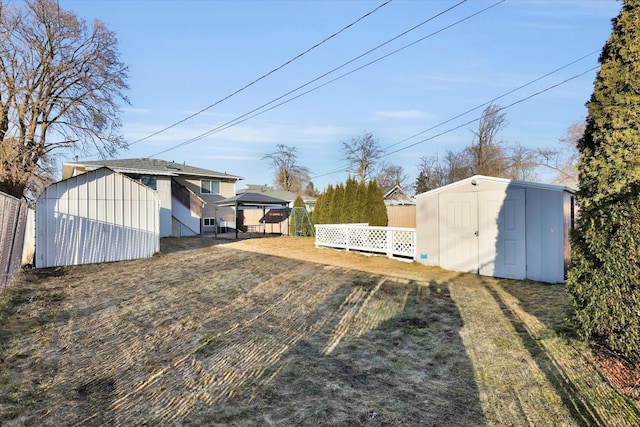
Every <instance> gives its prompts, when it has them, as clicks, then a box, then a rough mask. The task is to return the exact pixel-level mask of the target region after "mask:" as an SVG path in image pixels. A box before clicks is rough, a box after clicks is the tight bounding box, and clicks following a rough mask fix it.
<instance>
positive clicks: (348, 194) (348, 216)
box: [340, 177, 358, 224]
mask: <svg viewBox="0 0 640 427" xmlns="http://www.w3.org/2000/svg"><path fill="white" fill-rule="evenodd" d="M357 193H358V181H356V180H355V178H351V177H349V178H348V179H347V184H346V185H345V188H344V201H343V203H342V210H341V212H340V223H341V224H348V223H354V222H356V219H357V216H358V212H357V205H358V203H357V202H358V200H357V198H356V196H357Z"/></svg>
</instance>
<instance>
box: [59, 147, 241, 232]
mask: <svg viewBox="0 0 640 427" xmlns="http://www.w3.org/2000/svg"><path fill="white" fill-rule="evenodd" d="M101 167H108V168H110V169H112V170H114V171H116V172H119V173H122V174H123V175H126V176H128V177H130V178H132V179H134V180H136V181H138V182H140V183H142V184H144V185H146V186H147V187H149V188H151V189H153V190H155V191H156V193H157V195H158V198H159V200H160V237H167V236H193V235H199V234H204V233H207V232H210V233H213V231H214V230H215V227H216V225H217V224H218V223H220V222H222V223H224V224H227V223H232V222H233V221H234V218H235V212H234V211H233V208H222V209H218V210H217V211H216V207H215V205H214V203H215V202H217V201H219V200H222V199H225V198H228V197H233V196H235V195H236V183H237V182H238V181H239V180H241V179H242V178H241V177H239V176H236V175H230V174H227V173H226V172H224V173H223V172H216V171H212V170H208V169H202V168H198V167H194V166H189V165H186V164H180V163H175V162H168V161H165V160H158V159H146V158H142V159H122V160H98V161H87V162H73V163H64V164H63V165H62V178H63V179H66V178H70V177H73V176H77V175H80V174H83V173H86V172H89V171H93V170H96V169H99V168H101ZM216 215H217V218H216Z"/></svg>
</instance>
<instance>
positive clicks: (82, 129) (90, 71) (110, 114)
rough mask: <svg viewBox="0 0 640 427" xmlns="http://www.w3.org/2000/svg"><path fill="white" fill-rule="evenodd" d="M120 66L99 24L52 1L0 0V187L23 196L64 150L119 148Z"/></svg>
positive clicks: (113, 42) (112, 40) (123, 73)
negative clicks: (16, 2) (18, 2)
mask: <svg viewBox="0 0 640 427" xmlns="http://www.w3.org/2000/svg"><path fill="white" fill-rule="evenodd" d="M127 72H128V69H127V67H126V66H125V65H124V64H123V63H122V62H120V60H119V52H118V41H117V39H116V36H115V34H114V33H113V32H112V31H110V30H109V29H107V28H106V27H105V25H104V24H103V23H102V22H100V21H98V20H96V21H94V22H93V26H92V28H89V27H87V24H86V23H85V21H83V20H81V19H79V18H78V17H77V16H76V15H75V14H73V13H71V12H68V11H65V10H62V9H60V8H59V7H58V3H57V2H56V1H55V0H26V1H25V2H24V7H23V8H20V7H17V6H13V5H12V4H11V3H5V2H3V0H0V143H1V144H2V145H3V146H4V147H10V148H7V149H6V150H4V151H3V156H2V157H0V161H1V162H2V165H1V167H0V191H4V192H6V193H9V194H12V195H14V196H16V197H22V196H23V195H24V194H25V192H26V191H27V190H28V188H29V186H30V185H31V184H33V183H34V182H35V181H38V179H39V178H42V177H43V176H45V175H46V174H44V175H43V171H45V170H46V169H47V164H49V162H52V161H53V158H54V157H55V154H56V153H59V152H60V151H63V150H65V149H74V150H86V149H89V148H93V149H96V150H97V151H98V152H99V153H100V154H101V155H103V156H105V155H112V154H114V153H115V152H116V151H117V150H118V149H120V148H122V147H125V146H126V143H125V142H124V140H123V139H122V137H121V136H120V134H119V133H118V130H119V128H120V125H121V123H120V119H119V115H120V108H119V104H118V103H119V102H121V101H123V102H128V100H127V98H126V96H125V95H124V91H125V90H126V89H128V86H127V83H126V79H127Z"/></svg>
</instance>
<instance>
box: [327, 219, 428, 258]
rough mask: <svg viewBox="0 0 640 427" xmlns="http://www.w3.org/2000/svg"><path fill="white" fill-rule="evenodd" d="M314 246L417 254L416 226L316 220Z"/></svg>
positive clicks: (382, 252) (396, 254) (399, 254)
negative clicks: (380, 225)
mask: <svg viewBox="0 0 640 427" xmlns="http://www.w3.org/2000/svg"><path fill="white" fill-rule="evenodd" d="M315 227H316V242H315V245H316V247H319V246H324V247H330V248H341V249H346V250H348V251H351V250H354V251H361V252H372V253H380V254H385V255H387V256H388V257H389V258H393V257H400V258H411V259H415V255H416V230H415V228H400V227H368V226H362V225H353V224H317V225H316V226H315Z"/></svg>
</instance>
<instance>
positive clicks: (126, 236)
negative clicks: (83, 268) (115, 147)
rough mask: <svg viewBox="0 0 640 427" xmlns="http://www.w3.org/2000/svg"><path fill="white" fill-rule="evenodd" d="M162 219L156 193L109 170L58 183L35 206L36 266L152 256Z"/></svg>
mask: <svg viewBox="0 0 640 427" xmlns="http://www.w3.org/2000/svg"><path fill="white" fill-rule="evenodd" d="M159 218H160V203H159V201H158V197H157V195H156V193H155V191H153V190H152V189H150V188H148V187H146V186H144V185H142V184H141V183H140V182H138V181H135V180H133V179H131V178H128V177H126V176H125V175H122V174H120V173H118V172H114V171H113V170H111V169H109V168H106V167H103V168H100V169H96V170H93V171H90V172H87V173H84V174H80V175H77V176H74V177H72V178H68V179H65V180H62V181H59V182H56V183H54V184H51V185H50V186H49V187H47V188H46V190H45V191H44V193H42V195H41V196H40V197H39V198H38V201H37V202H36V257H35V258H36V263H35V264H36V267H37V268H44V267H54V266H62V265H76V264H90V263H99V262H110V261H122V260H127V259H137V258H148V257H151V256H152V255H153V254H154V253H156V252H158V251H159V250H160V234H159V230H160V220H159Z"/></svg>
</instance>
